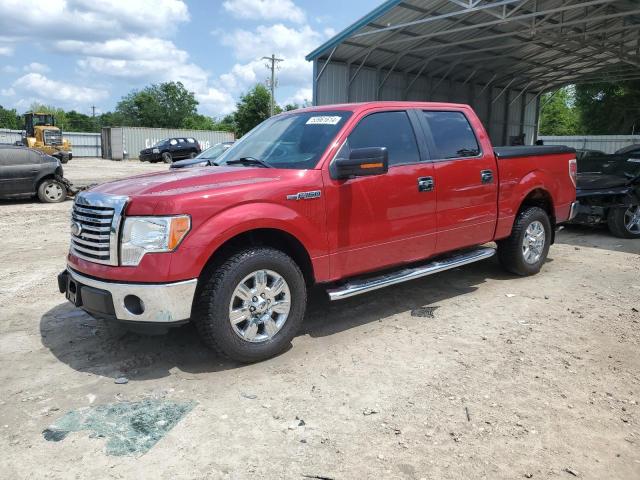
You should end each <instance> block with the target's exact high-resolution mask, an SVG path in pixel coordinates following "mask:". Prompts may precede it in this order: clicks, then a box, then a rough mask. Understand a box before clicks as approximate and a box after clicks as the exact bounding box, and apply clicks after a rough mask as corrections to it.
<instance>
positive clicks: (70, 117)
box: [66, 110, 100, 132]
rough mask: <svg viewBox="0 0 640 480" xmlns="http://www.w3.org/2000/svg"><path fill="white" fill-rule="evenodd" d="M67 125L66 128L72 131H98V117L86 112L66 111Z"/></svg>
mask: <svg viewBox="0 0 640 480" xmlns="http://www.w3.org/2000/svg"><path fill="white" fill-rule="evenodd" d="M66 120H67V126H66V129H67V130H69V131H71V132H98V131H100V128H99V126H98V121H97V120H98V119H96V118H93V117H91V116H89V115H85V114H84V113H79V112H76V111H75V110H71V111H69V112H66Z"/></svg>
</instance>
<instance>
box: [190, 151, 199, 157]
mask: <svg viewBox="0 0 640 480" xmlns="http://www.w3.org/2000/svg"><path fill="white" fill-rule="evenodd" d="M197 156H198V154H197V153H196V152H191V153H190V154H189V158H196V157H197Z"/></svg>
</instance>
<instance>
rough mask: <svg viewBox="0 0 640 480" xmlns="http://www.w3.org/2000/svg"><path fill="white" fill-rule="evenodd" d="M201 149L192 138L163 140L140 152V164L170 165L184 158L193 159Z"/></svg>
mask: <svg viewBox="0 0 640 480" xmlns="http://www.w3.org/2000/svg"><path fill="white" fill-rule="evenodd" d="M201 151H202V149H201V148H200V144H199V143H198V142H197V141H196V139H195V138H192V137H176V138H165V139H164V140H160V141H159V142H158V143H156V144H155V145H154V146H153V147H151V148H145V149H144V150H141V151H140V155H139V158H140V161H141V162H150V163H156V162H164V163H172V162H175V161H176V160H181V159H184V158H195V157H196V155H198V154H199V153H200V152H201Z"/></svg>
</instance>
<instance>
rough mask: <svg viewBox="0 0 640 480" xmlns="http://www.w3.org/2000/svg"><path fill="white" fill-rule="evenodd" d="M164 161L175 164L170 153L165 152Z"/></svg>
mask: <svg viewBox="0 0 640 480" xmlns="http://www.w3.org/2000/svg"><path fill="white" fill-rule="evenodd" d="M162 161H163V162H164V163H171V162H173V158H172V157H171V154H170V153H169V152H164V153H163V154H162Z"/></svg>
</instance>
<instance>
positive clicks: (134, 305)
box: [124, 295, 144, 315]
mask: <svg viewBox="0 0 640 480" xmlns="http://www.w3.org/2000/svg"><path fill="white" fill-rule="evenodd" d="M124 308H126V309H127V310H128V311H129V313H131V314H133V315H142V314H143V313H144V302H143V301H142V300H141V299H140V297H136V296H135V295H127V296H126V297H124Z"/></svg>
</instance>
